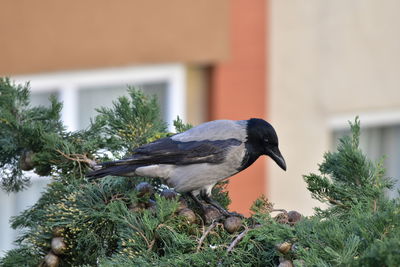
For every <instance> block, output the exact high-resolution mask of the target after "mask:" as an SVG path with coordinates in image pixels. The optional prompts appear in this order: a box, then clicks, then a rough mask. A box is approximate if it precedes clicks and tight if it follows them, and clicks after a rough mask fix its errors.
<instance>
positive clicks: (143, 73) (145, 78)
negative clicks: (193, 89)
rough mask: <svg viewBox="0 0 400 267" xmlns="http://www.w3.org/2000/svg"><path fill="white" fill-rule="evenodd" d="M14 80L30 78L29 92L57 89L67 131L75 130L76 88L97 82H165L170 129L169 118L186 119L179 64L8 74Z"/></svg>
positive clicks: (170, 127)
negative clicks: (35, 73) (12, 75)
mask: <svg viewBox="0 0 400 267" xmlns="http://www.w3.org/2000/svg"><path fill="white" fill-rule="evenodd" d="M11 79H12V80H14V81H15V82H16V83H17V84H25V83H26V82H30V88H31V91H32V92H58V93H59V94H60V95H59V100H60V101H61V102H63V110H62V113H61V118H62V120H63V122H64V124H65V125H66V127H67V129H68V130H69V131H76V130H78V116H79V114H77V113H78V108H77V103H78V91H79V90H80V89H81V88H83V87H86V88H89V87H90V88H94V89H95V87H96V86H104V85H114V84H126V85H127V86H128V85H134V84H140V83H148V82H164V83H166V84H167V92H166V96H167V99H166V103H167V107H166V112H167V114H165V118H166V122H167V124H168V130H170V131H173V130H174V129H173V125H172V122H173V120H174V119H176V117H177V116H179V117H180V118H182V119H183V120H185V119H186V112H185V105H186V101H185V99H186V94H185V84H186V69H185V67H184V65H182V64H160V65H146V66H131V67H122V68H109V69H98V70H82V71H71V72H57V73H46V74H38V75H21V76H14V77H11Z"/></svg>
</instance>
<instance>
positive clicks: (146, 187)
mask: <svg viewBox="0 0 400 267" xmlns="http://www.w3.org/2000/svg"><path fill="white" fill-rule="evenodd" d="M136 190H137V191H138V192H139V193H138V197H145V196H146V197H150V196H152V195H153V194H154V188H153V186H152V185H151V184H149V183H147V182H141V183H139V184H138V185H136Z"/></svg>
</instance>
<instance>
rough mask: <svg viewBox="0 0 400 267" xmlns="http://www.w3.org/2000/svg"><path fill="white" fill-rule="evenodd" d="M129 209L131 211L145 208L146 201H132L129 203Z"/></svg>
mask: <svg viewBox="0 0 400 267" xmlns="http://www.w3.org/2000/svg"><path fill="white" fill-rule="evenodd" d="M128 208H129V210H130V211H133V212H138V211H141V210H143V209H145V208H146V203H141V202H139V203H132V204H130V205H129V207H128Z"/></svg>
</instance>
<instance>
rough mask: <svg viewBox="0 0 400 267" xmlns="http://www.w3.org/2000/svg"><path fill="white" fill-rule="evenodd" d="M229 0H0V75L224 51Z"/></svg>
mask: <svg viewBox="0 0 400 267" xmlns="http://www.w3.org/2000/svg"><path fill="white" fill-rule="evenodd" d="M228 6H229V0H218V1H215V0H201V1H187V0H168V1H143V0H119V1H109V0H85V1H54V0H41V1H26V0H25V1H23V0H21V1H0V10H1V15H0V75H11V74H25V73H39V72H48V71H57V70H76V69H87V68H90V69H91V68H105V67H113V66H123V65H132V64H146V63H161V62H185V63H211V62H215V61H218V60H221V59H224V58H226V56H227V47H228V33H227V32H228V31H227V28H228V23H227V22H228V19H227V17H228Z"/></svg>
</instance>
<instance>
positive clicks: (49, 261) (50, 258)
mask: <svg viewBox="0 0 400 267" xmlns="http://www.w3.org/2000/svg"><path fill="white" fill-rule="evenodd" d="M44 263H45V266H47V267H57V266H58V265H59V264H60V257H58V256H57V255H55V254H54V253H52V252H49V253H48V254H47V255H46V256H44Z"/></svg>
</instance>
